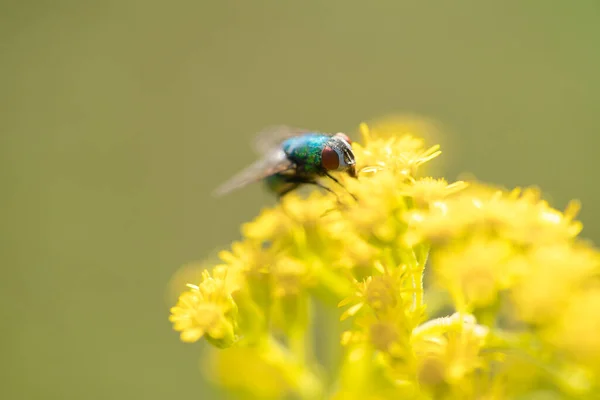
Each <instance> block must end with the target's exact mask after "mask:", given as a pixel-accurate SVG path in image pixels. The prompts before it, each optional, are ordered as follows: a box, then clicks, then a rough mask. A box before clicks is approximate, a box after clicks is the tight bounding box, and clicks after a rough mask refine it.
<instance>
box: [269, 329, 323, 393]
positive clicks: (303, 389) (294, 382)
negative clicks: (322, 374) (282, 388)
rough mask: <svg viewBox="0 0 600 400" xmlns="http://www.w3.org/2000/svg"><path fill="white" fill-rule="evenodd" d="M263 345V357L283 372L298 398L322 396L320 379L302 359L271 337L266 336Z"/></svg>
mask: <svg viewBox="0 0 600 400" xmlns="http://www.w3.org/2000/svg"><path fill="white" fill-rule="evenodd" d="M265 347H266V348H265V352H264V356H265V358H267V359H268V360H269V361H271V362H273V364H274V365H276V366H277V367H278V368H279V369H280V370H281V371H282V372H283V374H284V377H285V379H286V380H287V381H288V382H289V383H290V385H291V386H292V387H293V389H294V390H295V391H296V393H297V394H298V396H299V398H301V399H304V400H313V399H319V398H321V397H322V395H323V392H324V388H323V383H322V382H321V379H320V378H319V377H318V376H317V375H316V374H315V373H314V372H313V371H311V369H310V368H309V367H308V366H307V365H306V363H305V362H304V361H303V360H299V359H298V358H297V357H296V356H295V355H294V354H292V353H291V352H290V351H289V349H287V348H286V347H285V346H283V345H282V344H281V343H279V342H278V341H277V340H276V339H275V338H273V337H269V338H268V340H267V341H266V343H265Z"/></svg>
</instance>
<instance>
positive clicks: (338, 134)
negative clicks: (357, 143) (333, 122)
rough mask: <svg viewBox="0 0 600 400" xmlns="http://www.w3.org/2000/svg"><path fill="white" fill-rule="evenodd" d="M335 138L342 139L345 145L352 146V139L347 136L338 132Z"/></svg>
mask: <svg viewBox="0 0 600 400" xmlns="http://www.w3.org/2000/svg"><path fill="white" fill-rule="evenodd" d="M335 136H337V137H339V138H342V139H344V140H345V141H346V143H348V144H350V145H351V144H352V139H350V138H349V137H348V135H346V134H345V133H342V132H338V133H336V134H335Z"/></svg>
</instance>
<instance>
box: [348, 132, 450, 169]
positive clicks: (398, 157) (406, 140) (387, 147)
mask: <svg viewBox="0 0 600 400" xmlns="http://www.w3.org/2000/svg"><path fill="white" fill-rule="evenodd" d="M361 131H362V135H363V139H364V142H365V144H364V146H363V145H360V144H358V143H356V144H354V145H353V151H354V153H355V155H356V159H357V160H359V162H360V164H359V173H360V174H361V175H366V176H369V175H370V174H373V173H376V172H378V171H380V170H390V171H393V172H394V173H395V174H398V175H399V176H404V177H409V176H414V175H415V173H416V171H417V169H418V167H419V166H421V165H422V164H424V163H426V162H428V161H430V160H432V159H434V158H435V157H437V156H439V155H440V154H441V151H439V145H435V146H432V147H429V148H425V147H424V141H423V140H422V139H417V138H415V137H413V136H412V135H410V134H406V135H403V136H400V137H397V136H393V137H390V138H377V137H373V136H372V135H371V133H370V131H369V128H368V126H367V125H366V124H362V125H361Z"/></svg>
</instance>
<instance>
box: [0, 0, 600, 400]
mask: <svg viewBox="0 0 600 400" xmlns="http://www.w3.org/2000/svg"><path fill="white" fill-rule="evenodd" d="M0 49H1V55H2V58H1V59H0V132H1V138H0V149H1V150H0V151H1V155H2V157H1V162H2V167H1V170H0V174H1V175H0V176H1V177H2V196H1V198H2V207H1V211H0V213H1V217H2V228H3V229H2V241H1V242H2V256H3V261H2V279H0V289H1V291H0V301H1V304H2V307H1V310H2V314H1V316H2V330H1V333H0V346H1V355H0V357H1V360H2V362H1V364H0V365H1V366H2V370H1V371H0V372H1V375H0V376H2V381H1V382H0V398H2V399H11V400H12V399H148V400H152V399H167V398H183V396H187V397H189V398H202V399H208V398H222V397H221V396H219V395H218V394H217V392H216V391H215V389H214V388H211V387H210V386H209V385H207V384H206V383H204V382H203V380H202V378H201V376H200V374H199V372H198V358H199V355H200V350H201V347H202V346H201V345H184V344H181V343H180V342H179V341H178V337H177V335H176V333H175V332H173V331H172V330H171V326H170V324H169V322H168V320H167V316H168V306H169V304H168V303H167V302H166V301H165V290H166V287H167V284H168V282H169V279H170V277H171V276H172V274H173V273H174V272H175V271H176V270H177V268H178V267H179V266H180V265H182V264H184V263H187V262H190V261H194V260H199V259H202V258H203V257H205V256H207V255H208V254H210V253H211V252H213V251H214V249H216V248H219V247H226V246H227V245H228V243H229V242H230V241H231V240H232V239H235V238H237V237H238V227H239V224H240V223H241V222H243V221H246V220H249V219H251V218H252V217H253V216H254V215H256V213H257V212H258V210H259V208H260V207H262V206H263V205H265V204H267V203H269V202H271V201H272V200H271V199H270V198H269V196H268V195H267V194H266V193H264V192H263V191H262V187H260V186H253V187H249V188H247V189H245V190H244V191H243V192H239V193H237V194H236V195H232V196H229V197H226V198H224V199H220V200H216V199H214V198H212V197H211V195H210V191H211V190H212V189H213V188H214V187H215V186H217V185H218V184H219V183H221V182H222V181H223V180H225V179H227V178H228V177H229V176H230V175H231V174H233V173H234V172H236V171H237V170H238V169H240V168H242V167H244V166H245V165H246V164H248V163H250V162H251V161H253V160H254V154H253V153H252V151H251V150H250V146H249V141H250V140H251V137H252V135H253V133H254V132H256V131H258V130H260V129H261V128H263V127H264V126H266V125H271V124H278V123H288V124H291V125H296V126H303V127H310V128H317V129H323V130H326V131H337V130H345V131H348V132H350V133H354V132H355V131H356V128H357V125H358V123H360V122H361V121H363V120H370V119H372V118H376V117H380V116H385V115H387V114H390V113H404V112H408V113H416V114H419V115H422V116H425V117H428V118H432V119H434V120H436V121H437V122H438V123H439V124H440V126H441V127H442V131H443V134H442V135H441V136H439V137H438V139H439V140H440V141H441V142H442V144H443V145H444V149H445V153H444V155H443V158H442V160H441V164H439V163H440V161H436V163H438V165H443V167H444V170H445V174H446V176H447V177H448V178H449V179H455V178H456V177H457V176H459V174H460V173H461V172H463V171H468V172H472V173H474V174H475V175H476V176H477V177H478V178H480V179H482V180H486V181H492V182H496V183H500V184H503V185H507V186H515V185H530V184H536V185H540V186H541V187H542V188H543V189H544V191H545V193H546V194H547V195H548V196H549V198H550V199H551V201H552V202H553V204H554V205H555V206H557V207H559V208H562V207H564V206H565V204H566V203H567V201H568V199H570V198H572V197H574V198H579V199H581V200H582V201H583V204H584V209H583V212H582V216H581V217H582V220H583V222H584V223H585V224H586V227H585V230H584V236H586V237H588V238H591V239H595V240H596V241H600V240H599V239H600V208H598V203H600V191H599V189H598V186H596V183H597V169H598V167H600V161H599V158H598V156H597V152H598V146H599V145H600V136H599V132H600V118H599V116H598V114H599V112H600V3H599V2H598V1H597V0H579V1H528V2H524V1H496V2H490V1H488V2H482V1H477V0H469V1H452V2H450V1H448V2H442V1H439V2H417V1H410V2H409V1H399V0H387V1H373V2H364V1H356V0H352V1H350V0H337V1H330V0H321V1H316V0H312V1H302V2H300V1H295V2H292V1H290V2H286V1H212V2H208V1H173V2H163V1H157V0H146V1H142V0H120V1H60V0H55V1H42V0H39V1H27V0H21V1H8V0H3V1H2V2H0Z"/></svg>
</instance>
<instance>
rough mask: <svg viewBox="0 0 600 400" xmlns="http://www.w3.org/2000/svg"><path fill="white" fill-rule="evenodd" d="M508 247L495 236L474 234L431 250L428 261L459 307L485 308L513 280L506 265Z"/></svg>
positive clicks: (511, 253) (508, 256)
mask: <svg viewBox="0 0 600 400" xmlns="http://www.w3.org/2000/svg"><path fill="white" fill-rule="evenodd" d="M513 253H514V250H513V248H512V246H511V245H510V244H509V243H508V242H506V241H502V240H499V239H486V238H482V237H475V238H473V239H471V240H468V241H459V242H457V243H454V244H452V245H447V246H444V247H442V248H440V249H438V250H436V251H435V253H434V255H433V258H432V264H433V268H434V273H435V278H436V280H437V283H438V284H439V285H440V286H442V287H445V288H447V289H448V290H449V291H450V293H451V295H452V296H453V297H454V300H455V304H456V306H457V307H459V310H461V311H466V310H465V309H464V308H463V307H465V306H468V309H471V308H472V307H485V306H489V305H492V304H493V303H495V302H496V301H497V300H498V292H499V291H500V290H503V289H507V288H509V287H510V286H511V284H512V282H513V281H514V277H513V276H514V275H515V272H514V271H512V270H511V268H510V264H509V261H510V257H511V256H512V255H513Z"/></svg>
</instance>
